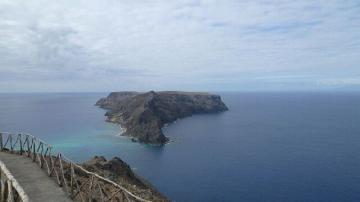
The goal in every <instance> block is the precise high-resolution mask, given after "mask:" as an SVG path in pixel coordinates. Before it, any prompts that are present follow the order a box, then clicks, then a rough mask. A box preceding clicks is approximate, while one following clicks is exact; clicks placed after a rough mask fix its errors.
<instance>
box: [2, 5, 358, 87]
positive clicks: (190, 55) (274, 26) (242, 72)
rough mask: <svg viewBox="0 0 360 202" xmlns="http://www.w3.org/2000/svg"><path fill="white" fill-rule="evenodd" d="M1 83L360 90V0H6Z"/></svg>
mask: <svg viewBox="0 0 360 202" xmlns="http://www.w3.org/2000/svg"><path fill="white" fill-rule="evenodd" d="M0 76H1V77H0V78H1V79H0V92H59V91H76V92H78V91H116V90H140V91H145V90H150V89H154V90H189V91H190V90H193V91H256V90H261V91H263V90H265V91H266V90H287V91H291V90H360V1H358V0H350V1H347V0H313V1H306V0H302V1H296V0H277V1H270V0H249V1H246V0H243V1H242V0H221V1H214V0H206V1H201V0H172V1H165V0H163V1H161V0H150V1H147V0H60V1H48V0H37V1H32V0H0Z"/></svg>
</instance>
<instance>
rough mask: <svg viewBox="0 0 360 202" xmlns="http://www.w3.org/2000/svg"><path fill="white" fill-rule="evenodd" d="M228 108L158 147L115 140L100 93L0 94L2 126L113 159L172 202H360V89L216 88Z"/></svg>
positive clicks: (200, 118) (83, 154)
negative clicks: (100, 105) (223, 90)
mask: <svg viewBox="0 0 360 202" xmlns="http://www.w3.org/2000/svg"><path fill="white" fill-rule="evenodd" d="M219 94H220V95H221V96H222V98H223V100H224V102H225V103H226V104H227V106H228V107H229V111H227V112H224V113H219V114H206V115H194V116H192V117H189V118H185V119H181V120H178V121H177V122H175V123H173V124H170V125H169V126H168V127H166V128H164V133H165V135H166V136H168V137H170V139H171V140H172V141H171V142H170V143H169V144H167V145H165V146H162V147H155V146H149V145H145V144H140V143H134V142H132V141H131V140H130V139H129V138H127V137H120V136H119V133H120V127H119V126H117V125H115V124H112V123H107V122H105V116H104V113H105V110H103V109H100V108H98V107H96V106H94V104H95V102H96V101H97V100H98V99H99V98H101V97H104V96H106V95H107V93H28V94H0V131H9V132H27V133H31V134H33V135H34V136H37V137H39V138H41V139H43V140H44V141H46V142H48V143H50V144H52V145H53V146H54V147H55V148H56V150H57V151H61V152H62V153H64V154H65V155H66V156H68V157H69V158H71V159H73V160H75V161H78V162H81V161H85V160H87V159H89V158H91V157H92V156H94V155H103V156H105V157H106V158H112V157H114V156H119V157H120V158H122V159H123V160H125V161H126V162H127V163H128V164H130V166H131V167H132V168H133V169H134V171H135V172H136V173H138V174H139V175H140V176H142V177H144V178H145V179H147V180H148V181H150V182H151V183H152V184H154V185H155V186H156V187H157V188H158V190H159V191H161V192H162V193H164V194H165V195H166V196H168V197H169V198H170V199H171V200H173V201H180V202H192V201H194V202H195V201H201V202H207V201H234V202H237V201H270V202H279V201H306V202H308V201H316V202H320V201H324V202H325V201H326V202H331V201H344V202H345V201H354V202H355V201H356V202H358V201H360V93H351V92H241V93H219Z"/></svg>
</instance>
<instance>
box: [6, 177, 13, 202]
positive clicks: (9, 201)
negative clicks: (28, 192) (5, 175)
mask: <svg viewBox="0 0 360 202" xmlns="http://www.w3.org/2000/svg"><path fill="white" fill-rule="evenodd" d="M7 182H8V183H7V184H8V196H7V202H14V193H13V188H12V181H11V180H8V181H7Z"/></svg>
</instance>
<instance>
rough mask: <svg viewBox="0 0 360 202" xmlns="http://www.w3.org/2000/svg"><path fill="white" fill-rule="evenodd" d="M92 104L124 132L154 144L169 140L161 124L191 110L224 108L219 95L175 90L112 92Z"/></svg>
mask: <svg viewBox="0 0 360 202" xmlns="http://www.w3.org/2000/svg"><path fill="white" fill-rule="evenodd" d="M96 105H97V106H99V107H102V108H104V109H107V110H108V111H107V112H106V114H105V116H107V120H108V121H110V122H114V123H118V124H120V125H121V126H122V127H123V128H125V132H124V135H128V136H131V137H133V139H134V140H136V141H139V142H144V143H151V144H158V145H162V144H164V143H166V142H167V141H168V140H169V139H168V138H167V137H165V136H164V134H163V133H162V127H164V125H165V124H168V123H172V122H174V121H176V120H177V119H179V118H184V117H188V116H191V115H193V114H200V113H217V112H223V111H226V110H228V108H227V107H226V105H225V104H224V103H223V102H222V100H221V97H220V96H219V95H213V94H208V93H194V92H176V91H162V92H154V91H150V92H146V93H139V92H130V91H126V92H113V93H110V94H109V96H108V97H107V98H101V99H100V100H99V101H98V102H97V103H96Z"/></svg>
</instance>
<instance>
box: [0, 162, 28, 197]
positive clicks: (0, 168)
mask: <svg viewBox="0 0 360 202" xmlns="http://www.w3.org/2000/svg"><path fill="white" fill-rule="evenodd" d="M0 201H1V202H5V201H6V202H29V197H28V196H27V195H26V193H25V192H24V190H23V188H22V187H21V186H20V185H19V183H18V182H17V181H16V179H15V178H14V177H13V175H12V174H11V172H10V171H9V170H8V169H7V168H6V166H5V164H4V163H3V162H2V161H1V160H0Z"/></svg>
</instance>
